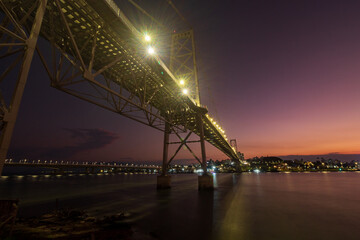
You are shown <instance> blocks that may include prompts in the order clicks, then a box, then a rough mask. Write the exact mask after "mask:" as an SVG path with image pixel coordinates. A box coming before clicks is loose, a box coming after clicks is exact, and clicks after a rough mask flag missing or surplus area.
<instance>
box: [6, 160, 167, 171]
mask: <svg viewBox="0 0 360 240" xmlns="http://www.w3.org/2000/svg"><path fill="white" fill-rule="evenodd" d="M5 166H6V167H30V168H48V169H56V170H64V169H85V170H87V171H88V172H94V171H95V170H96V169H103V170H106V169H107V170H110V171H114V172H116V171H129V170H132V171H143V170H151V171H153V172H154V171H155V170H156V171H157V172H159V170H160V169H161V166H157V165H148V164H139V165H136V164H118V163H113V164H110V163H106V164H105V163H93V162H91V163H84V162H60V163H57V162H36V161H35V162H8V161H7V162H5Z"/></svg>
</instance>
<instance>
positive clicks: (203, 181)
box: [197, 114, 214, 190]
mask: <svg viewBox="0 0 360 240" xmlns="http://www.w3.org/2000/svg"><path fill="white" fill-rule="evenodd" d="M197 122H198V127H199V132H200V145H201V167H202V169H203V171H204V174H203V175H202V176H199V177H198V186H199V190H212V189H214V180H213V176H212V175H209V174H208V172H207V163H206V152H205V138H204V124H203V121H202V116H201V115H200V114H199V115H198V119H197Z"/></svg>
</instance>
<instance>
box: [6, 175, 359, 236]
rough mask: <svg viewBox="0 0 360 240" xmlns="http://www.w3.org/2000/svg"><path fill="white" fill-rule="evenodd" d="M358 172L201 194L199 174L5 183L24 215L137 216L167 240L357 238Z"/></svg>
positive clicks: (264, 181)
mask: <svg viewBox="0 0 360 240" xmlns="http://www.w3.org/2000/svg"><path fill="white" fill-rule="evenodd" d="M359 176H360V175H359V174H358V173H307V174H303V173H289V174H284V173H268V174H266V173H259V174H254V173H243V174H215V175H214V183H215V184H216V186H217V188H216V189H215V190H214V191H210V192H209V191H203V192H199V191H198V189H197V175H190V174H189V175H187V174H184V175H173V176H172V188H171V189H168V190H162V191H157V190H156V175H151V174H127V173H125V174H101V175H96V174H91V175H85V174H79V175H72V176H62V177H57V176H53V175H46V176H38V177H34V176H28V177H24V176H20V177H9V178H4V177H1V181H0V193H1V197H2V198H19V199H20V204H21V205H20V206H21V207H20V211H19V215H20V216H31V215H36V214H42V213H45V212H48V211H51V210H54V209H55V202H56V199H59V200H58V202H59V207H60V208H80V209H85V210H87V211H88V212H89V213H90V214H92V215H104V214H114V213H118V212H124V211H125V212H129V213H130V214H131V217H130V218H128V221H130V222H136V224H137V226H138V227H139V228H140V229H143V230H144V231H145V232H152V233H153V235H154V236H158V238H159V239H187V240H190V239H246V240H248V239H249V240H251V239H280V240H281V239H330V240H332V239H357V237H355V235H354V233H353V229H356V227H357V224H358V216H359V214H360V207H359V204H358V203H359V201H360V181H359V179H358V178H359Z"/></svg>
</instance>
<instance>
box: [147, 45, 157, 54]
mask: <svg viewBox="0 0 360 240" xmlns="http://www.w3.org/2000/svg"><path fill="white" fill-rule="evenodd" d="M147 51H148V53H149V54H150V55H153V54H154V53H155V49H154V48H153V47H151V46H149V47H148V50H147Z"/></svg>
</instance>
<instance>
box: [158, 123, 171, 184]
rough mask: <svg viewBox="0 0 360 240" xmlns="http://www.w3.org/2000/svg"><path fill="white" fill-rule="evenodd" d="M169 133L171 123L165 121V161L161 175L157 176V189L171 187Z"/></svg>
mask: <svg viewBox="0 0 360 240" xmlns="http://www.w3.org/2000/svg"><path fill="white" fill-rule="evenodd" d="M169 135H170V125H169V123H168V122H166V123H165V131H164V149H163V163H162V172H161V175H160V176H157V189H164V188H170V187H171V185H170V184H171V176H169V175H167V170H168V152H169Z"/></svg>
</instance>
